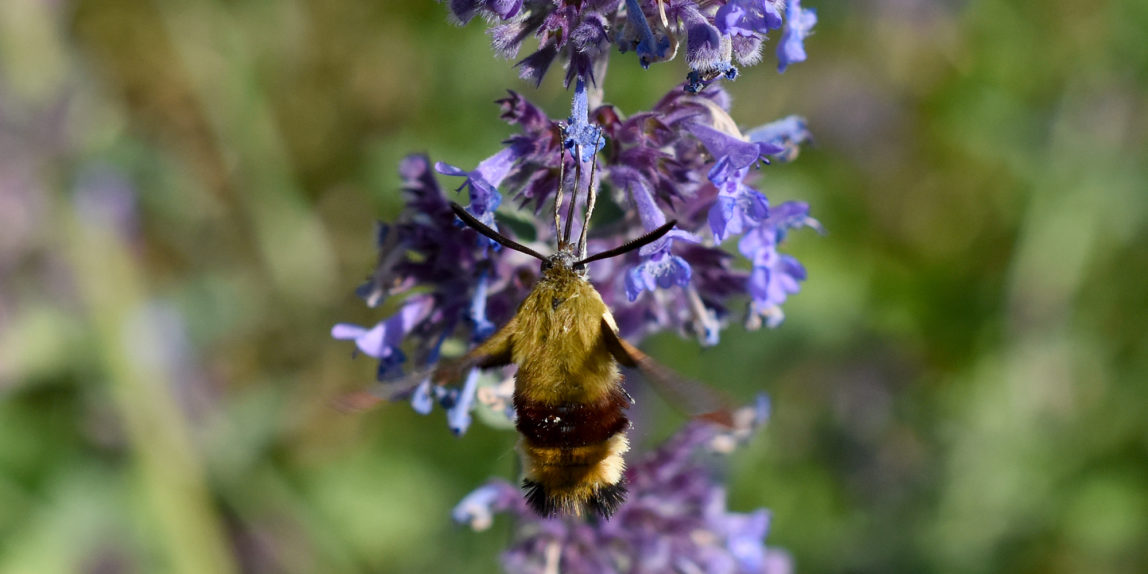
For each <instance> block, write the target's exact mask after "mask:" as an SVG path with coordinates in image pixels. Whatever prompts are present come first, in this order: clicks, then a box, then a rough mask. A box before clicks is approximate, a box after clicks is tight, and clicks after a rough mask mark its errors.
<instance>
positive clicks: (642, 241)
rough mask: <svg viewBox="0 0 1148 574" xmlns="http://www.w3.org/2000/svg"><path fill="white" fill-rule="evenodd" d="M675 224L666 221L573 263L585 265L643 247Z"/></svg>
mask: <svg viewBox="0 0 1148 574" xmlns="http://www.w3.org/2000/svg"><path fill="white" fill-rule="evenodd" d="M677 224H678V222H677V221H667V222H666V223H665V224H664V225H662V226H661V227H659V228H657V229H655V230H653V231H651V232H649V233H647V234H645V235H643V236H641V237H639V238H637V239H632V240H630V241H627V242H626V243H623V244H622V245H619V246H617V247H615V248H613V249H609V250H606V251H603V252H601V253H598V254H595V255H591V256H589V257H587V258H585V259H583V260H581V261H578V262H575V263H574V264H575V265H585V264H587V263H591V262H593V261H598V260H599V259H609V258H611V257H615V256H618V255H622V254H623V253H629V252H630V251H633V250H635V249H638V248H640V247H643V246H645V245H647V244H650V243H653V242H655V241H657V240H659V239H661V238H662V236H663V235H665V234H666V233H669V231H670V230H671V229H673V228H674V226H675V225H677Z"/></svg>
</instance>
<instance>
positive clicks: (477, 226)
mask: <svg viewBox="0 0 1148 574" xmlns="http://www.w3.org/2000/svg"><path fill="white" fill-rule="evenodd" d="M450 208H451V210H453V211H454V214H455V215H457V216H458V218H459V219H461V220H462V222H463V223H465V224H467V226H469V227H470V228H471V229H473V230H475V231H477V232H479V233H481V234H483V235H485V236H487V237H489V238H490V239H492V240H494V241H496V242H497V243H498V244H499V245H501V246H503V247H506V248H507V249H513V250H515V251H518V252H519V253H525V254H527V255H529V256H531V257H534V258H536V259H539V260H541V261H546V258H545V257H543V256H542V255H539V253H538V252H537V251H535V250H533V249H531V248H529V247H527V246H525V245H523V244H521V243H518V242H517V241H514V240H513V239H511V238H509V237H506V236H505V235H503V234H501V233H499V232H497V231H495V230H493V229H491V228H489V227H487V226H486V224H485V223H483V222H481V221H479V220H477V219H475V217H474V216H473V215H471V214H470V212H469V211H467V210H466V209H465V208H464V207H463V206H461V205H459V204H457V203H455V202H453V201H452V202H450Z"/></svg>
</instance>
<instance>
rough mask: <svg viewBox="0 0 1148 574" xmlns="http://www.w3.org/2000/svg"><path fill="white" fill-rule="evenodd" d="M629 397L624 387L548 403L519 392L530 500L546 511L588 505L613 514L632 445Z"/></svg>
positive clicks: (520, 428) (622, 490) (589, 508)
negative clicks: (593, 397)
mask: <svg viewBox="0 0 1148 574" xmlns="http://www.w3.org/2000/svg"><path fill="white" fill-rule="evenodd" d="M630 404H631V400H630V397H629V396H628V395H626V393H625V391H623V390H622V389H621V388H620V387H618V388H615V389H613V390H612V391H611V392H609V393H608V394H607V395H606V396H605V397H604V398H602V399H601V400H598V401H595V402H593V403H575V402H568V403H560V404H556V405H550V404H545V403H540V402H532V401H528V400H526V399H524V398H523V397H522V396H521V395H519V394H517V393H516V394H515V398H514V405H515V408H516V410H517V413H518V419H517V427H518V432H520V433H521V434H522V439H521V441H520V443H519V450H520V451H521V453H522V462H523V467H524V468H525V474H526V478H525V480H524V481H523V484H522V486H523V489H525V491H526V501H527V502H528V503H529V504H530V506H531V507H532V508H533V509H534V510H535V511H536V512H538V513H539V514H540V515H542V516H551V515H554V514H581V513H582V512H583V511H589V512H592V513H595V514H599V515H601V516H604V517H607V518H608V517H609V516H610V515H611V514H613V513H614V511H615V510H616V509H617V507H618V505H620V504H621V503H622V501H623V500H624V499H625V494H626V487H625V485H624V484H623V481H622V472H623V471H624V470H625V461H624V460H623V458H622V455H623V454H624V453H625V452H626V451H627V450H629V448H630V447H629V442H628V441H627V440H626V430H627V429H629V426H630V421H629V419H627V418H626V415H625V413H624V412H623V410H624V409H626V408H627V407H629V406H630Z"/></svg>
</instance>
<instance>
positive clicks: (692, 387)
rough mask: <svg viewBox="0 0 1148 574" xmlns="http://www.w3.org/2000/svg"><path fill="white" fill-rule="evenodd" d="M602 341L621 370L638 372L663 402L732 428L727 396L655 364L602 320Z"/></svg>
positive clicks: (730, 406)
mask: <svg viewBox="0 0 1148 574" xmlns="http://www.w3.org/2000/svg"><path fill="white" fill-rule="evenodd" d="M602 337H603V338H605V340H606V346H607V347H608V348H609V349H610V354H611V355H613V356H614V359H615V360H617V361H618V362H619V363H621V364H622V366H624V367H630V368H635V369H638V371H639V372H641V373H642V375H643V376H644V377H645V378H646V380H647V381H649V383H650V386H652V387H654V389H655V390H657V391H658V393H659V394H660V395H662V397H663V398H665V399H666V401H667V402H669V403H670V404H671V405H673V406H674V407H675V408H677V409H678V410H680V411H682V412H683V413H685V414H687V415H689V416H690V417H693V418H700V419H705V420H708V421H711V422H714V423H717V424H720V425H722V426H726V427H730V428H732V427H733V426H734V418H733V413H734V410H735V407H734V402H733V400H732V399H730V397H729V396H728V395H726V394H725V393H723V392H721V391H719V390H718V389H715V388H713V387H711V386H709V385H706V384H704V383H700V382H698V381H693V380H690V379H687V378H685V377H683V376H681V375H679V374H677V373H675V372H674V371H673V369H670V368H669V367H667V366H665V365H663V364H661V363H659V362H657V361H655V360H654V359H653V358H652V357H650V356H649V355H647V354H645V353H643V352H642V351H641V350H639V349H638V348H637V347H635V346H633V345H631V344H630V343H628V342H626V340H625V339H623V338H622V337H620V336H619V335H618V332H617V331H615V330H614V327H613V326H611V325H610V322H609V321H607V319H606V317H602Z"/></svg>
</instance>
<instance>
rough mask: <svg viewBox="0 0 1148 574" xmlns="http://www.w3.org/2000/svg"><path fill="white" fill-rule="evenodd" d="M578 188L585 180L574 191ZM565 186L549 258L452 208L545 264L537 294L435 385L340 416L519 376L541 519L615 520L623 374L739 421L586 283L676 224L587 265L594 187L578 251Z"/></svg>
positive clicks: (523, 444) (389, 392)
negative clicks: (464, 383)
mask: <svg viewBox="0 0 1148 574" xmlns="http://www.w3.org/2000/svg"><path fill="white" fill-rule="evenodd" d="M580 155H581V154H580V153H579V154H577V155H576V157H578V156H580ZM595 163H596V162H595ZM578 165H579V171H580V167H581V166H580V164H578ZM594 168H595V169H596V165H595V166H594ZM593 171H594V170H593V169H592V171H591V177H590V181H591V182H593V180H594V177H593ZM580 179H581V177H580V173H579V174H578V175H576V177H575V181H576V182H577V181H579V180H580ZM562 181H563V179H562V175H561V172H560V175H559V182H560V183H559V189H558V191H557V194H556V197H555V200H554V225H555V231H556V233H555V235H558V236H559V237H560V239H559V240H558V245H557V250H556V251H555V252H554V253H553V254H552V255H549V256H543V255H542V254H540V253H538V252H537V251H534V250H533V249H531V248H529V247H527V246H525V245H521V244H519V243H517V242H515V241H514V240H512V239H510V238H508V237H506V236H504V235H502V234H501V233H499V232H497V231H495V230H494V229H491V228H490V227H488V226H486V225H485V224H483V223H482V222H480V221H478V219H476V218H475V217H474V216H473V215H471V214H470V213H469V212H467V211H466V210H465V209H464V208H463V207H462V206H460V205H458V204H457V203H452V204H451V208H452V209H453V210H454V212H455V214H456V215H457V216H458V218H459V219H461V220H462V222H463V223H465V224H466V225H467V226H469V227H471V228H472V229H474V230H475V231H477V232H478V233H481V234H482V235H484V236H486V237H488V238H490V239H491V240H493V241H496V242H498V243H499V244H501V245H502V246H504V247H506V248H508V249H513V250H515V251H519V252H521V253H524V254H526V255H529V256H531V257H534V258H537V259H538V260H539V261H540V262H541V275H540V278H539V279H538V282H537V283H536V284H535V285H534V287H533V289H532V290H531V292H530V294H529V295H527V297H526V299H525V300H523V301H522V303H521V305H519V307H518V310H517V312H516V313H515V315H514V316H513V317H512V318H511V319H510V320H509V321H508V322H507V323H506V324H505V325H503V326H502V328H500V329H499V330H498V331H496V332H495V333H494V334H493V335H491V336H490V337H489V338H488V339H487V340H486V341H484V342H482V343H481V344H479V345H478V346H477V347H475V348H474V349H472V350H471V351H470V352H468V353H466V354H465V355H464V356H462V357H460V358H458V359H456V360H453V361H443V362H440V363H439V365H438V366H436V367H435V368H434V369H433V370H432V371H431V372H430V373H429V375H428V374H426V373H421V374H420V373H415V374H413V375H412V376H410V377H407V382H406V383H403V382H401V381H400V382H396V383H381V384H380V385H378V386H376V387H375V388H374V389H372V390H371V391H363V392H360V393H352V394H351V395H348V396H347V397H345V400H344V402H343V407H344V408H347V409H350V410H361V409H362V408H365V407H367V406H371V405H373V404H374V403H377V402H379V401H380V400H382V399H385V398H388V397H391V396H394V395H395V394H396V391H399V390H401V389H403V388H404V387H409V386H413V385H414V384H418V383H419V382H421V381H423V380H426V379H427V378H428V377H429V379H430V380H431V381H433V382H434V383H436V384H446V383H449V382H451V381H455V380H458V379H459V378H461V377H462V376H463V374H465V373H466V372H468V371H469V370H470V369H474V368H478V369H491V368H496V367H502V366H506V365H509V364H515V365H517V367H518V369H517V372H516V374H515V385H514V408H515V411H516V415H517V416H516V422H515V425H516V428H517V430H518V432H519V434H520V437H519V441H518V445H517V446H518V451H519V453H520V455H521V460H522V467H523V473H524V478H523V481H522V488H523V491H524V494H525V498H526V501H527V503H528V504H529V505H530V507H531V508H533V509H534V510H535V511H536V512H537V513H538V514H540V515H542V516H553V515H556V514H573V515H581V514H584V513H585V514H595V515H598V516H601V517H603V518H609V517H610V516H611V515H613V514H614V512H615V511H616V510H617V508H618V506H619V505H621V504H622V502H623V501H624V500H625V497H626V485H625V481H624V476H623V471H624V469H625V462H624V459H623V455H624V454H625V453H626V452H627V451H628V450H629V442H628V440H627V438H626V432H627V430H628V429H629V428H630V421H629V419H628V418H627V417H626V413H625V411H626V409H627V408H629V407H630V406H631V405H632V404H633V399H631V397H630V395H629V394H628V393H627V392H626V391H625V389H624V388H623V387H622V375H621V373H620V371H619V365H620V366H624V367H629V368H634V369H637V370H638V371H640V372H641V373H642V375H643V376H644V377H645V379H646V380H647V381H648V382H650V383H651V384H652V385H653V386H655V387H656V388H657V389H658V390H659V391H660V392H661V394H662V395H663V396H665V397H666V398H667V399H669V400H670V401H671V402H672V403H674V404H675V405H677V406H679V407H681V408H682V409H683V410H685V411H686V412H687V413H689V414H691V415H693V416H696V417H699V418H705V419H708V420H711V421H713V422H716V423H718V424H722V425H724V426H732V414H731V413H732V409H731V407H730V404H731V402H730V401H729V400H728V399H727V398H726V397H725V395H724V394H722V393H720V392H718V391H717V390H715V389H713V388H711V387H707V386H705V385H702V384H701V383H697V382H693V381H689V380H686V379H684V378H682V377H680V376H679V375H677V374H676V373H674V372H673V371H672V370H670V369H669V368H666V367H664V366H662V365H661V364H659V363H657V362H656V361H654V360H653V359H651V358H650V357H649V356H647V355H646V354H645V353H643V352H642V351H640V350H638V349H637V348H636V347H634V346H633V345H631V344H630V343H628V342H626V341H625V340H624V339H622V338H621V337H620V336H619V335H618V326H617V324H616V323H615V322H614V317H613V315H612V314H611V313H610V309H609V308H608V307H607V306H606V304H605V302H604V301H603V300H602V297H601V295H599V294H598V291H597V290H596V289H595V288H594V286H593V285H592V284H591V283H590V281H589V280H588V279H587V274H588V271H587V265H588V264H589V263H592V262H594V261H598V260H601V259H606V258H610V257H616V256H619V255H623V254H625V253H628V252H630V251H633V250H635V249H638V248H640V247H642V246H644V245H647V244H649V243H652V242H654V241H657V240H658V239H659V238H661V237H662V236H663V235H665V234H666V233H667V232H669V231H670V230H671V229H672V228H673V227H674V225H675V224H676V222H674V221H670V222H667V223H666V224H665V225H662V226H661V227H659V228H657V229H655V230H653V231H650V232H649V233H646V234H645V235H642V236H641V237H638V238H636V239H634V240H632V241H629V242H627V243H625V244H623V245H621V246H619V247H616V248H614V249H610V250H607V251H604V252H601V253H597V254H595V255H590V256H587V254H586V241H587V230H588V228H589V221H590V216H591V215H592V214H593V210H594V204H595V202H596V200H597V193H596V189H595V186H594V185H593V183H591V184H590V186H589V187H588V190H587V195H588V197H587V201H586V213H585V216H584V217H583V222H584V224H583V226H582V231H581V234H580V237H579V238H578V241H577V242H571V241H570V233H571V221H572V220H573V218H574V212H575V203H576V202H575V201H574V197H573V196H574V194H573V193H572V194H571V196H572V197H571V200H570V206H569V210H568V214H567V217H566V225H565V230H564V232H563V233H562V234H561V235H559V234H558V233H557V231H558V230H559V229H561V227H560V223H561V221H560V219H561V218H560V215H559V214H560V211H561V205H562V196H563V193H562V189H561V188H562V184H561V182H562Z"/></svg>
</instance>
